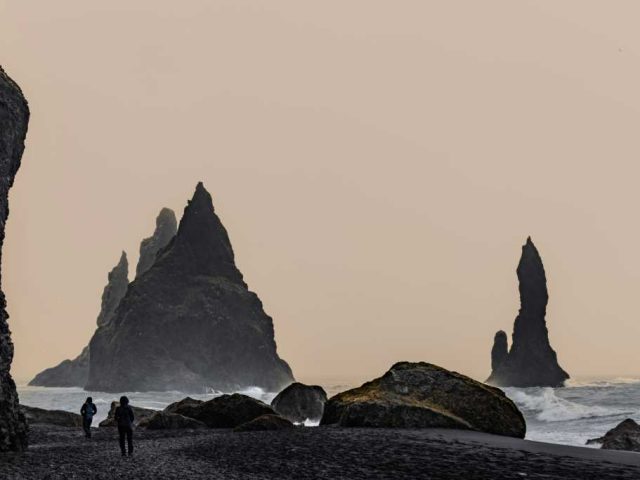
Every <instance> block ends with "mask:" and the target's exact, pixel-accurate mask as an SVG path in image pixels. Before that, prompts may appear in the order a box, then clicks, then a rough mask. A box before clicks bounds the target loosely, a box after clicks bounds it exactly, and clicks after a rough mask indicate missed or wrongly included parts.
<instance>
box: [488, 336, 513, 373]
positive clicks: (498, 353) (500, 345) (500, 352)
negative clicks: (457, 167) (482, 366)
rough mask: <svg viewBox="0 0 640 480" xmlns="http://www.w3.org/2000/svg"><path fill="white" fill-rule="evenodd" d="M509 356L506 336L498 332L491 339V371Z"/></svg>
mask: <svg viewBox="0 0 640 480" xmlns="http://www.w3.org/2000/svg"><path fill="white" fill-rule="evenodd" d="M508 354H509V345H508V342H507V334H506V333H505V332H504V331H502V330H498V331H497V332H496V335H495V337H493V348H492V349H491V369H492V370H495V369H496V368H498V367H499V366H500V365H501V364H502V362H504V361H505V359H506V358H507V355H508Z"/></svg>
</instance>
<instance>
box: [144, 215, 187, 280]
mask: <svg viewBox="0 0 640 480" xmlns="http://www.w3.org/2000/svg"><path fill="white" fill-rule="evenodd" d="M177 231H178V223H177V222H176V214H175V213H174V211H173V210H171V209H170V208H163V209H162V210H160V213H159V214H158V217H157V218H156V229H155V231H154V232H153V235H151V236H150V237H148V238H145V239H144V240H142V242H141V243H140V257H139V259H138V266H137V267H136V277H139V276H140V275H142V274H143V273H144V272H146V271H147V270H149V269H150V268H151V265H153V264H154V262H155V261H156V256H157V254H158V252H159V251H160V250H162V249H163V248H164V247H166V246H167V245H168V244H169V242H170V241H171V239H172V238H173V237H174V236H175V234H176V232H177Z"/></svg>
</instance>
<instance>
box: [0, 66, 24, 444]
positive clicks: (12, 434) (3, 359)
mask: <svg viewBox="0 0 640 480" xmlns="http://www.w3.org/2000/svg"><path fill="white" fill-rule="evenodd" d="M28 124H29V106H28V105H27V101H26V100H25V98H24V96H23V95H22V92H21V91H20V87H18V85H16V83H15V82H14V81H13V80H11V78H9V76H8V75H7V74H6V73H5V72H4V70H3V69H2V67H0V256H1V254H2V244H3V243H4V227H5V224H6V222H7V217H8V216H9V189H10V188H11V186H12V185H13V179H14V177H15V175H16V173H17V172H18V168H20V161H21V159H22V152H24V139H25V137H26V135H27V127H28ZM6 306H7V302H6V300H5V297H4V293H2V291H1V290H0V452H4V451H8V450H14V451H20V450H23V449H25V448H26V447H27V422H26V419H25V417H24V414H23V413H22V412H21V411H20V408H19V405H18V393H17V392H16V384H15V383H14V381H13V378H11V374H10V370H11V361H12V360H13V343H12V342H11V333H10V332H9V325H8V323H7V319H8V318H9V315H8V314H7V312H6V310H5V308H6Z"/></svg>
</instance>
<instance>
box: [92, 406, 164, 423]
mask: <svg viewBox="0 0 640 480" xmlns="http://www.w3.org/2000/svg"><path fill="white" fill-rule="evenodd" d="M119 405H120V402H116V401H113V402H111V408H109V413H108V414H107V418H105V419H104V420H103V421H101V422H100V425H99V426H100V427H117V426H118V424H117V423H116V418H115V414H116V408H117V407H118V406H119ZM131 408H133V417H134V420H133V423H134V425H139V424H140V422H141V421H142V420H144V419H145V418H147V417H150V416H151V415H153V414H154V413H156V412H157V411H158V410H153V409H151V408H142V407H134V406H133V405H131Z"/></svg>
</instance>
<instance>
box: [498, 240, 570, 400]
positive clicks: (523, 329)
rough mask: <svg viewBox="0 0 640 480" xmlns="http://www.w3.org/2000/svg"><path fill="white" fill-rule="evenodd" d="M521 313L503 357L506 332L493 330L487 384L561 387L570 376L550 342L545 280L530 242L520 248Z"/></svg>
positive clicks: (539, 262)
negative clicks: (490, 367) (494, 332)
mask: <svg viewBox="0 0 640 480" xmlns="http://www.w3.org/2000/svg"><path fill="white" fill-rule="evenodd" d="M517 273H518V280H519V282H520V313H519V314H518V316H517V317H516V321H515V324H514V327H513V342H512V344H511V350H510V351H509V353H508V354H507V355H506V356H505V349H506V335H505V334H504V332H498V333H496V337H495V339H494V344H493V349H492V351H491V364H492V370H493V371H492V372H491V376H490V377H489V378H488V379H487V383H490V384H492V385H497V386H501V387H523V388H524V387H561V386H562V385H564V382H565V380H567V379H568V378H569V375H568V374H567V372H565V371H564V370H563V369H562V368H561V367H560V365H559V364H558V359H557V356H556V352H555V351H554V350H553V348H551V344H550V343H549V332H548V331H547V324H546V321H545V315H546V312H547V301H548V300H549V296H548V293H547V279H546V276H545V271H544V266H543V265H542V259H541V258H540V254H539V253H538V250H537V249H536V247H535V245H534V244H533V242H532V241H531V237H529V238H527V243H526V244H525V245H524V246H523V247H522V257H521V258H520V263H519V264H518V269H517Z"/></svg>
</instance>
